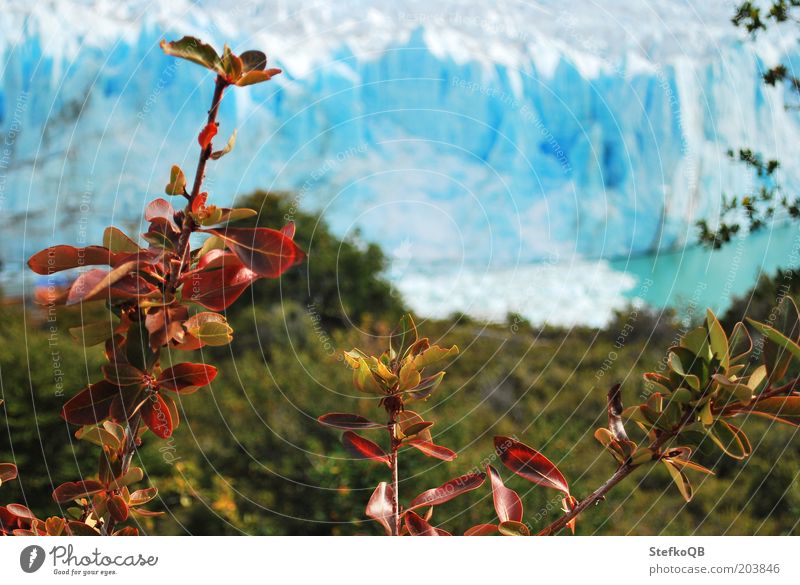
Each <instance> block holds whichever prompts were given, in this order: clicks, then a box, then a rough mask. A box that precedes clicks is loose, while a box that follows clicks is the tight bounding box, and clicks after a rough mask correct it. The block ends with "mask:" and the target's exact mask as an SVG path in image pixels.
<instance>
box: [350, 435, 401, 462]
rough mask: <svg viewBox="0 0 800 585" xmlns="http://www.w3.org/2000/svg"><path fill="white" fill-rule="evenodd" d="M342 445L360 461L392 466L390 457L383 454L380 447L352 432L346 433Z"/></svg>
mask: <svg viewBox="0 0 800 585" xmlns="http://www.w3.org/2000/svg"><path fill="white" fill-rule="evenodd" d="M342 444H343V445H344V446H345V448H346V449H347V450H348V452H350V454H352V455H353V456H354V457H357V458H359V459H370V460H372V461H379V462H380V463H385V464H386V465H387V466H389V465H390V460H389V456H388V455H387V454H386V453H384V452H383V449H381V448H380V447H379V446H378V445H376V444H375V443H373V442H372V441H370V440H369V439H365V438H364V437H361V436H359V435H357V434H355V433H354V432H352V431H346V432H345V433H344V434H343V435H342Z"/></svg>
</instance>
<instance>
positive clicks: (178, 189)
mask: <svg viewBox="0 0 800 585" xmlns="http://www.w3.org/2000/svg"><path fill="white" fill-rule="evenodd" d="M164 192H166V194H167V195H183V194H184V193H185V192H186V175H184V174H183V171H182V170H181V168H180V167H179V166H178V165H172V169H170V172H169V183H167V186H166V187H164Z"/></svg>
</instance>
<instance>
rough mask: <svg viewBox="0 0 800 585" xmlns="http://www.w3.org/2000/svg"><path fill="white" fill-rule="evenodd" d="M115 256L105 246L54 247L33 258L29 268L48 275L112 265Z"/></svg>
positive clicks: (38, 253)
mask: <svg viewBox="0 0 800 585" xmlns="http://www.w3.org/2000/svg"><path fill="white" fill-rule="evenodd" d="M115 256H116V254H112V253H111V250H109V249H108V248H104V247H103V246H87V247H85V248H76V247H74V246H63V245H62V246H53V247H51V248H46V249H44V250H42V251H41V252H37V253H36V254H34V255H33V256H31V257H30V259H29V260H28V266H29V267H30V269H31V270H33V271H34V272H35V273H36V274H43V275H48V274H52V273H54V272H60V271H62V270H69V269H70V268H78V267H79V266H92V265H98V264H107V265H111V264H112V263H113V261H114V258H115Z"/></svg>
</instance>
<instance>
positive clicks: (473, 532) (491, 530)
mask: <svg viewBox="0 0 800 585" xmlns="http://www.w3.org/2000/svg"><path fill="white" fill-rule="evenodd" d="M491 534H497V525H496V524H478V525H476V526H473V527H472V528H468V529H467V531H466V532H465V533H464V536H489V535H491Z"/></svg>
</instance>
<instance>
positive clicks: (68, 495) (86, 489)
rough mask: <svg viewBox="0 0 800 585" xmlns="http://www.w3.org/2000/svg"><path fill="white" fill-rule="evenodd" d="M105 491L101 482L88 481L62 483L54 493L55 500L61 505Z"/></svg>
mask: <svg viewBox="0 0 800 585" xmlns="http://www.w3.org/2000/svg"><path fill="white" fill-rule="evenodd" d="M102 491H105V486H104V485H103V484H102V483H100V482H99V481H96V480H93V479H87V480H82V481H68V482H67V483H62V484H61V485H60V486H58V487H57V488H56V489H55V490H54V491H53V499H54V500H55V501H56V502H57V503H59V504H66V503H67V502H71V501H73V500H79V499H81V498H85V497H87V496H91V495H94V494H99V493H100V492H102Z"/></svg>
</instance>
